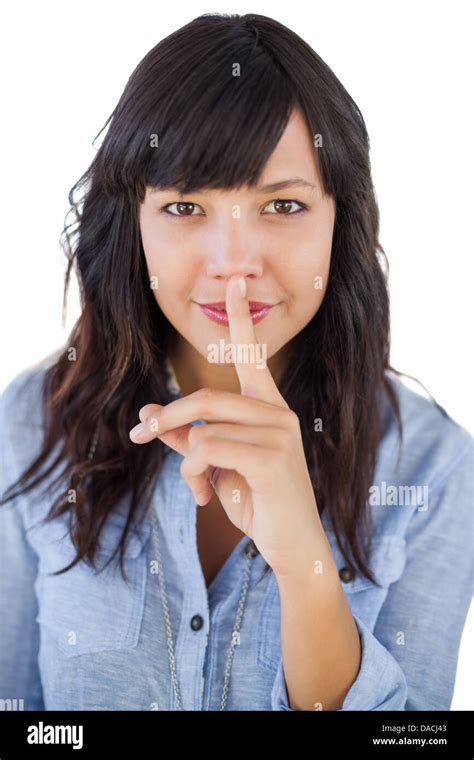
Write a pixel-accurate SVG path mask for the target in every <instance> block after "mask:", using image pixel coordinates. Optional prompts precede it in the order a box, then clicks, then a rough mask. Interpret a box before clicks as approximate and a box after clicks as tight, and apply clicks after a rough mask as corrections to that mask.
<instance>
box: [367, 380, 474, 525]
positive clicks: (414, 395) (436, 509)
mask: <svg viewBox="0 0 474 760" xmlns="http://www.w3.org/2000/svg"><path fill="white" fill-rule="evenodd" d="M386 377H387V379H388V381H389V383H390V385H391V387H392V389H393V391H394V393H395V395H396V398H397V400H398V403H399V407H400V418H401V423H402V438H401V439H400V436H399V431H398V424H397V420H396V417H395V414H394V411H393V408H392V405H391V404H390V402H389V399H388V396H385V397H384V428H383V435H382V438H381V441H380V445H379V450H378V454H377V462H376V470H375V473H374V479H373V486H372V488H371V499H372V500H371V502H370V503H371V504H372V506H373V507H374V510H373V511H374V514H375V515H376V516H377V521H378V522H379V528H380V530H382V531H386V530H389V531H390V530H393V531H394V532H399V531H400V530H402V529H403V526H404V527H406V520H407V519H409V518H410V517H411V516H413V515H414V514H415V513H416V514H419V513H423V512H424V510H425V508H424V507H423V504H424V505H425V507H426V506H427V505H428V504H429V505H430V509H429V510H428V509H426V515H425V516H426V519H427V520H429V521H430V522H432V524H433V527H434V523H435V521H437V520H438V519H440V520H441V519H448V518H449V517H450V518H451V519H452V517H453V514H454V512H453V510H454V509H455V513H456V521H455V522H456V523H457V525H458V527H459V529H460V530H462V529H463V527H462V526H463V525H465V521H468V520H469V519H470V515H471V514H472V466H473V462H474V439H473V437H472V435H471V433H470V432H469V431H468V430H467V429H466V428H464V427H463V426H462V425H460V424H459V423H458V422H456V421H455V420H454V419H453V418H452V417H451V416H450V415H449V414H448V413H447V412H446V410H445V409H443V408H442V407H440V406H439V405H438V404H437V403H436V401H435V400H432V399H431V398H429V397H427V396H424V395H423V394H422V393H421V392H420V393H419V392H417V391H415V390H413V389H412V388H411V387H409V386H408V385H407V384H406V383H405V382H402V381H401V380H400V378H398V377H397V376H396V375H394V374H393V373H391V372H390V373H387V374H386ZM380 506H382V507H387V506H393V507H394V506H397V507H400V506H403V507H405V509H378V508H377V507H380ZM380 523H381V524H380ZM440 524H441V523H440Z"/></svg>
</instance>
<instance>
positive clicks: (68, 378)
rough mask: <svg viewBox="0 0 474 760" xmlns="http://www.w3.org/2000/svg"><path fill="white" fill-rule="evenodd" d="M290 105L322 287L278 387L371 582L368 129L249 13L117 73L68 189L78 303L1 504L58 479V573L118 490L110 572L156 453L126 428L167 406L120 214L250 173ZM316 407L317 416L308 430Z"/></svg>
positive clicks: (322, 504) (141, 281) (97, 528)
mask: <svg viewBox="0 0 474 760" xmlns="http://www.w3.org/2000/svg"><path fill="white" fill-rule="evenodd" d="M236 63H239V64H240V76H234V75H233V72H235V64H236ZM295 108H298V109H301V111H302V113H303V114H304V116H305V118H306V120H307V123H308V126H309V128H310V130H311V134H319V135H321V136H322V147H320V148H317V149H316V150H315V153H316V160H317V163H318V167H319V171H320V177H321V181H322V185H323V189H324V191H325V192H326V193H327V194H330V195H331V196H333V198H334V200H335V203H336V218H335V227H334V234H333V245H332V254H331V265H330V273H329V281H328V286H327V290H326V294H325V297H324V299H323V302H322V304H321V306H320V308H319V310H318V312H317V313H316V314H315V316H314V317H313V319H312V320H311V322H310V323H309V324H308V325H307V326H306V327H305V328H304V329H303V330H302V331H301V332H300V333H299V334H298V335H297V336H296V337H295V338H294V339H293V341H292V344H293V357H292V360H291V361H290V362H289V363H288V366H287V368H286V371H285V373H284V375H283V377H282V379H281V381H280V383H279V388H280V392H281V393H282V394H283V396H284V398H285V399H286V401H287V403H288V405H289V406H290V408H291V409H293V410H294V411H295V412H296V413H297V414H298V417H299V419H300V422H301V429H302V436H303V442H304V447H305V453H306V459H307V464H308V469H309V472H310V475H311V479H312V482H313V485H314V491H315V495H316V500H317V504H318V508H319V510H320V513H322V512H323V510H327V513H328V515H329V517H330V520H331V524H332V526H333V530H334V532H335V535H336V538H337V542H338V545H339V548H340V549H341V551H342V553H343V556H344V558H345V560H346V561H347V564H348V565H349V567H350V568H351V569H352V570H354V571H355V570H356V568H357V569H358V570H359V571H360V572H361V573H362V574H363V575H365V576H366V577H367V578H369V579H370V580H371V581H372V582H376V581H375V579H374V578H373V576H372V573H371V571H370V569H369V567H368V556H369V555H368V551H369V545H368V544H369V540H370V536H371V529H372V526H371V518H370V513H369V510H368V505H367V498H368V489H369V487H370V485H371V482H372V477H373V472H374V466H375V461H376V454H377V447H378V444H379V442H380V439H381V435H382V432H383V431H382V414H381V408H382V402H383V399H384V398H385V397H388V399H389V401H390V404H391V406H392V407H393V411H394V413H395V416H396V418H397V420H398V425H399V430H400V434H402V427H401V420H400V410H399V407H398V402H397V397H396V393H395V392H394V389H393V388H392V385H391V383H390V380H389V379H388V378H387V376H386V370H387V369H390V370H392V371H393V372H396V374H401V373H399V372H397V370H394V369H393V368H392V367H391V366H390V364H389V343H390V341H389V300H388V290H387V273H388V265H387V261H386V257H385V253H384V251H383V248H382V247H381V245H380V244H379V241H378V229H379V213H378V207H377V203H376V198H375V194H374V189H373V184H372V179H371V172H370V161H369V139H368V135H367V130H366V126H365V123H364V120H363V117H362V115H361V113H360V111H359V108H358V107H357V105H356V104H355V102H354V101H353V99H352V98H351V97H350V95H349V94H348V93H347V92H346V90H345V89H344V87H343V86H342V84H341V83H340V82H339V80H338V79H337V78H336V76H335V75H334V74H333V72H332V71H331V70H330V68H329V67H328V66H327V65H326V64H325V63H324V61H322V60H321V58H320V57H319V56H318V55H317V54H316V53H315V52H314V51H313V50H312V49H311V47H310V46H309V45H308V44H307V43H306V42H304V41H303V40H302V39H301V38H300V37H299V36H297V35H296V34H295V33H294V32H292V31H290V30H289V29H287V28H286V27H285V26H283V25H282V24H280V23H278V22H277V21H275V20H273V19H271V18H268V17H266V16H261V15H256V14H246V15H243V16H240V15H237V14H232V15H222V14H205V15H203V16H200V17H198V18H196V19H194V20H193V21H191V22H190V23H189V24H186V25H185V26H184V27H182V28H181V29H178V30H177V31H176V32H174V33H173V34H171V35H170V36H168V37H167V38H166V39H164V40H163V41H162V42H160V43H159V44H158V45H156V47H154V48H153V49H152V50H151V51H150V52H149V53H148V54H147V55H146V56H145V57H144V58H143V60H142V61H141V62H140V63H139V65H138V66H137V67H136V69H135V70H134V71H133V73H132V75H131V76H130V78H129V80H128V82H127V85H126V87H125V90H124V92H123V94H122V96H121V98H120V100H119V102H118V104H117V106H116V108H115V109H114V111H113V113H112V114H111V116H110V117H109V119H108V120H107V122H106V124H105V125H104V128H103V129H105V127H106V126H107V125H108V124H109V122H110V126H109V129H108V130H107V133H106V135H105V138H104V139H103V142H102V144H101V145H100V147H99V148H98V150H97V154H96V156H95V158H94V160H93V161H92V163H91V166H90V167H89V168H88V170H87V171H86V172H85V174H84V175H83V176H82V177H81V178H80V179H79V181H78V182H77V183H76V184H75V185H74V187H73V188H72V189H71V191H70V192H69V201H70V204H71V211H70V212H69V213H70V214H72V215H73V220H72V222H71V223H68V224H66V223H65V227H64V230H63V235H62V244H63V248H64V251H65V254H66V256H67V259H68V265H67V272H66V278H65V289H64V298H65V301H66V294H67V289H68V284H69V279H70V274H71V268H72V267H73V266H74V265H75V271H76V273H77V277H78V281H79V286H80V294H81V306H82V311H81V315H80V317H79V319H78V321H77V323H76V324H75V326H74V328H73V330H72V333H71V335H70V337H69V340H68V345H67V346H66V347H64V349H63V350H62V351H61V353H60V355H59V357H58V358H57V360H56V361H55V362H54V363H53V364H52V365H51V366H50V367H49V368H48V369H47V371H46V372H45V376H44V385H43V411H44V419H45V434H44V439H43V447H42V450H41V452H40V454H39V455H38V457H37V458H36V459H35V460H34V461H33V462H32V464H31V465H30V466H29V467H28V468H27V469H26V470H25V471H24V472H23V474H22V475H21V477H20V478H18V480H17V481H15V483H14V484H12V486H10V488H9V489H8V490H7V495H6V498H4V502H5V501H8V500H10V499H12V498H14V497H15V496H16V495H18V494H19V493H22V492H23V491H28V490H30V489H31V488H33V487H35V486H36V485H38V484H39V483H40V482H41V481H43V480H44V479H45V478H46V477H47V476H49V475H50V474H51V473H53V472H55V471H56V468H59V469H60V471H59V472H58V475H57V478H56V479H55V480H54V483H55V484H57V483H59V482H60V481H61V480H62V479H63V478H64V479H65V483H67V484H68V485H67V489H66V490H65V491H64V494H63V495H62V496H59V497H58V498H57V499H56V500H55V501H54V503H53V504H52V506H51V509H50V510H49V513H48V515H47V518H46V519H47V520H51V519H53V518H55V517H58V516H60V515H63V514H65V513H67V514H68V515H69V530H70V533H71V537H72V539H73V542H74V545H75V548H76V552H77V553H76V556H75V558H74V560H73V561H72V562H71V563H70V564H69V565H67V566H66V567H65V568H63V569H62V570H60V571H58V572H66V570H68V569H70V568H71V567H73V566H74V565H75V564H76V563H77V562H79V561H80V560H81V559H82V558H87V559H88V560H89V561H90V562H91V563H92V565H93V566H95V554H96V548H97V545H98V540H99V535H100V532H101V529H102V527H103V525H104V522H105V520H106V519H107V517H108V515H109V514H110V512H111V511H112V510H113V508H114V505H116V503H117V501H118V499H120V498H122V497H124V495H126V494H128V493H130V506H129V509H128V513H127V520H126V522H125V525H124V529H123V533H122V535H121V538H120V541H119V544H118V546H117V548H116V551H115V552H114V555H113V556H115V555H116V554H117V551H118V550H120V564H121V568H122V572H123V550H124V548H125V543H126V541H127V536H128V534H129V532H130V528H131V526H132V524H133V523H134V520H135V519H137V520H140V519H143V517H144V511H143V510H142V509H141V508H140V505H141V504H142V503H143V502H144V499H143V496H144V494H145V491H146V490H147V488H148V487H149V484H150V482H152V479H153V478H154V477H155V476H156V475H157V474H159V472H160V470H161V468H162V465H163V462H164V458H165V456H166V454H167V452H168V451H169V449H167V447H166V446H165V445H164V444H163V443H162V442H161V441H159V440H158V439H157V440H156V441H153V443H151V444H148V445H146V446H136V445H135V444H133V443H132V442H131V441H130V439H129V436H128V431H129V429H130V428H131V427H133V425H134V424H135V423H136V420H137V414H138V410H139V409H140V407H141V406H143V405H144V404H146V403H149V402H150V401H153V402H156V403H159V404H166V403H168V402H169V401H170V393H169V391H168V389H167V380H168V375H167V371H166V357H167V356H168V352H169V351H170V348H171V347H172V341H173V338H174V335H175V333H174V328H172V326H171V325H170V323H169V322H168V320H167V319H166V318H165V317H164V315H163V314H162V312H161V310H160V308H159V306H158V305H157V303H156V300H155V299H154V297H153V294H152V290H151V288H150V283H149V279H148V274H147V268H146V262H145V257H144V251H143V246H142V242H141V236H140V229H139V217H138V214H139V205H140V203H141V202H142V201H143V199H144V196H145V191H146V187H147V186H152V187H159V186H162V187H166V186H175V187H176V188H177V189H179V190H180V191H181V192H183V193H190V192H193V191H196V190H198V189H202V188H208V189H232V188H234V187H238V186H240V185H242V184H243V183H248V184H249V185H254V184H256V183H258V180H259V176H260V174H261V172H262V170H263V168H264V166H265V164H266V162H267V160H268V158H269V157H270V155H271V153H272V152H273V150H274V148H275V147H276V144H277V143H278V140H279V138H280V137H281V135H282V133H283V131H284V129H285V127H286V124H287V122H288V120H289V117H290V115H291V113H292V111H293V109H295ZM103 129H102V130H101V131H100V132H99V135H100V134H101V133H102V131H103ZM99 135H98V136H99ZM96 139H97V138H96ZM157 144H158V147H156V145H157ZM66 219H67V218H66ZM65 301H64V303H65ZM71 348H74V351H75V360H74V361H70V358H71V356H70V352H71ZM316 417H321V418H322V419H323V430H322V431H321V432H317V433H315V432H314V429H313V425H314V419H315V418H316ZM94 436H95V438H94ZM93 441H95V442H96V443H97V447H96V450H95V455H94V457H93V458H91V457H90V456H89V453H90V446H91V442H93ZM400 441H401V438H400ZM58 443H60V445H59V446H58ZM57 446H58V448H57V449H56V447H57ZM52 454H54V456H51V457H50V455H52ZM61 466H62V467H61ZM15 489H17V490H16V491H15ZM69 489H74V492H75V500H74V501H73V502H71V500H70V499H68V496H67V491H68V490H69ZM9 492H10V493H9ZM268 569H269V568H268V566H267V570H268Z"/></svg>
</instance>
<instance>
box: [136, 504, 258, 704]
mask: <svg viewBox="0 0 474 760" xmlns="http://www.w3.org/2000/svg"><path fill="white" fill-rule="evenodd" d="M151 514H152V531H153V539H154V542H155V549H156V554H157V569H158V578H159V581H160V591H161V601H162V607H163V617H164V623H165V632H166V642H167V650H168V660H169V666H170V673H171V682H172V684H173V688H174V692H175V696H176V704H177V706H178V710H183V702H182V698H181V692H180V688H179V683H178V677H177V673H176V660H175V656H174V647H173V635H172V630H171V622H170V615H169V605H168V595H167V593H166V586H165V578H164V573H163V565H162V562H161V554H160V541H159V536H158V521H157V517H156V512H155V510H154V508H153V505H151ZM244 552H245V553H246V555H247V558H246V563H245V568H244V574H243V576H244V577H243V582H242V590H241V593H240V599H239V604H238V607H237V614H236V617H235V622H234V628H233V631H232V636H231V640H230V645H229V649H228V652H227V660H226V665H225V670H224V687H223V689H222V697H221V706H220V709H221V710H225V709H226V704H227V697H228V694H229V682H230V673H231V670H232V662H233V659H234V650H235V646H236V643H237V641H238V639H239V631H240V625H241V622H242V616H243V613H244V607H245V602H246V599H247V592H248V588H249V578H250V569H251V567H250V565H251V562H252V558H253V557H255V556H256V555H257V554H258V550H257V548H256V546H255V544H254V542H253V541H252V539H250V541H249V542H248V543H247V545H246V547H245V549H244Z"/></svg>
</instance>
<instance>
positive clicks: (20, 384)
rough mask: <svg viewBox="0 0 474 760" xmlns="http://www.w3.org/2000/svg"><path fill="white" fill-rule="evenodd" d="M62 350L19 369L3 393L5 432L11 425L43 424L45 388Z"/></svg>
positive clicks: (0, 398)
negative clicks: (47, 378) (49, 371)
mask: <svg viewBox="0 0 474 760" xmlns="http://www.w3.org/2000/svg"><path fill="white" fill-rule="evenodd" d="M58 355H59V352H54V353H53V354H50V355H49V356H47V357H45V358H44V359H42V360H41V361H39V362H37V363H36V364H33V365H31V366H29V367H27V368H26V369H24V370H22V371H21V372H19V373H18V374H17V375H16V376H15V377H13V378H12V379H11V380H10V381H9V382H8V383H7V385H6V386H5V388H4V389H3V391H2V393H1V394H0V415H1V422H0V426H1V433H2V434H3V432H4V430H5V427H10V426H11V425H15V426H18V425H19V424H22V425H23V424H28V425H29V426H33V427H39V428H43V426H44V419H43V409H42V407H43V392H44V387H45V380H46V376H47V372H48V370H49V369H50V368H51V367H52V366H53V365H54V364H55V361H56V359H57V357H58Z"/></svg>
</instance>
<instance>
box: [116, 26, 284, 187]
mask: <svg viewBox="0 0 474 760" xmlns="http://www.w3.org/2000/svg"><path fill="white" fill-rule="evenodd" d="M198 26H199V25H197V24H196V22H194V24H193V30H194V31H193V34H192V35H191V34H190V35H189V37H191V36H192V43H191V41H190V42H189V43H188V41H187V39H188V38H187V35H186V34H185V33H183V30H181V35H180V38H179V40H174V39H173V38H174V35H171V36H170V37H167V38H166V39H165V40H164V41H162V42H161V43H159V45H158V46H157V47H156V48H154V49H153V50H152V51H150V52H149V53H148V54H147V56H145V58H144V59H143V60H142V62H141V63H140V64H139V66H138V67H137V69H136V70H135V72H134V73H133V74H132V76H131V77H130V80H129V82H128V85H127V88H126V91H125V92H124V96H123V98H122V100H123V101H124V102H123V103H122V101H121V102H120V103H119V105H118V107H117V109H116V112H115V113H114V121H113V122H112V125H111V128H110V130H109V135H108V137H111V138H112V139H111V140H106V142H107V143H108V145H107V149H106V156H105V158H106V160H105V161H104V164H103V165H104V166H106V167H107V172H106V174H107V179H108V183H107V184H110V185H111V186H112V187H114V188H115V189H117V188H118V187H120V189H121V190H125V189H127V190H130V188H139V191H138V192H139V195H140V196H143V195H144V191H145V188H146V187H147V186H150V187H152V188H155V189H165V188H170V187H173V188H176V189H177V190H178V191H179V192H181V193H183V194H185V193H190V192H196V191H198V190H200V189H203V188H208V189H232V188H237V187H240V186H242V185H249V186H252V185H255V184H257V183H258V181H259V178H260V176H261V173H262V170H263V168H264V166H265V164H266V162H267V160H268V159H269V157H270V155H271V154H272V152H273V150H274V149H275V147H276V145H277V144H278V141H279V139H280V137H281V135H282V134H283V132H284V130H285V127H286V125H287V123H288V121H289V119H290V116H291V113H292V111H293V109H294V108H295V107H296V106H297V102H296V97H295V90H294V86H292V83H291V79H290V77H288V76H287V75H286V74H285V72H284V70H283V69H282V68H281V67H280V66H279V65H278V64H277V63H276V62H275V61H274V59H273V58H272V57H271V56H270V54H269V53H267V51H266V50H265V48H264V47H263V46H262V45H261V44H260V45H258V44H257V43H256V39H255V33H256V30H255V29H254V28H252V27H250V28H247V27H242V26H240V27H236V28H234V29H233V30H232V34H227V35H225V34H223V31H222V27H221V25H220V23H219V19H217V23H216V24H215V25H212V24H211V26H210V19H209V18H207V21H206V25H205V33H202V34H199V33H198ZM185 29H186V27H185ZM114 122H115V123H116V124H120V128H119V129H118V130H117V132H118V135H117V137H116V138H115V139H114V135H113V133H114V131H115V130H114ZM104 147H105V145H104Z"/></svg>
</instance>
